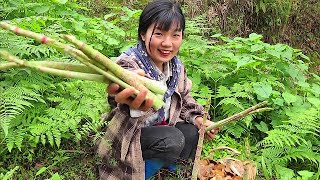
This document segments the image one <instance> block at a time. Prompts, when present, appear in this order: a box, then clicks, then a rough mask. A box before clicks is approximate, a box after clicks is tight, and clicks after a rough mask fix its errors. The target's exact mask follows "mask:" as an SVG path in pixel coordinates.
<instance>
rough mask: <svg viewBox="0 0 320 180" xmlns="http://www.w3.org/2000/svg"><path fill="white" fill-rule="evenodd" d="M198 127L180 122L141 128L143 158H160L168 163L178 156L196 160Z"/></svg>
mask: <svg viewBox="0 0 320 180" xmlns="http://www.w3.org/2000/svg"><path fill="white" fill-rule="evenodd" d="M198 137H199V133H198V128H197V127H196V126H195V125H193V124H188V123H184V122H179V123H177V124H176V126H175V127H172V126H149V127H145V128H142V129H141V138H140V142H141V149H142V157H143V159H158V160H162V161H164V162H165V163H166V164H167V165H169V164H171V163H173V162H174V161H176V160H177V159H178V158H181V159H185V160H188V159H192V160H194V157H195V153H196V149H197V144H198Z"/></svg>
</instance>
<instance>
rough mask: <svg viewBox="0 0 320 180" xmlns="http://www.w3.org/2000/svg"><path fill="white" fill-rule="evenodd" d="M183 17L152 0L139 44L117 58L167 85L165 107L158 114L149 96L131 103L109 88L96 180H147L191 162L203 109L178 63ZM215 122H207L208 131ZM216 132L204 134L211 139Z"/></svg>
mask: <svg viewBox="0 0 320 180" xmlns="http://www.w3.org/2000/svg"><path fill="white" fill-rule="evenodd" d="M184 30H185V18H184V15H183V13H182V11H181V8H180V6H179V4H178V3H176V2H174V1H170V0H155V1H153V2H151V3H149V4H148V5H147V6H146V7H145V9H144V10H143V12H142V14H141V16H140V21H139V29H138V40H139V42H138V44H137V45H136V46H134V47H131V48H130V49H128V50H127V51H126V52H124V53H123V54H121V55H120V56H119V57H118V59H117V63H118V64H119V65H121V66H122V67H123V68H126V69H128V70H131V71H135V72H137V73H138V74H140V75H142V76H146V77H148V78H151V79H154V80H156V81H160V82H161V83H163V84H164V85H166V86H167V88H168V90H167V92H166V93H165V95H164V99H163V100H164V102H165V105H164V106H163V107H162V108H161V109H160V110H158V111H155V110H154V109H153V108H151V107H152V103H153V102H152V100H150V99H146V95H147V92H146V91H140V93H139V94H138V95H137V96H136V97H135V98H132V96H133V95H134V90H133V89H132V88H126V89H121V88H120V86H119V85H118V84H114V83H112V84H110V85H109V86H108V100H109V104H110V105H111V107H112V111H111V112H110V113H109V115H108V117H107V118H106V121H110V122H109V124H108V126H107V127H106V133H105V135H104V137H103V138H101V140H100V141H99V143H98V150H97V151H98V154H99V155H100V156H101V157H102V162H101V165H100V167H99V173H100V179H121V180H124V179H133V180H140V179H148V178H150V177H152V176H153V175H154V174H155V173H156V172H157V171H158V170H159V169H161V168H168V169H169V170H171V171H175V170H176V165H175V161H176V160H177V159H178V158H181V159H185V160H193V159H194V157H195V151H196V148H197V142H198V136H199V135H198V129H199V128H200V125H201V123H202V116H203V115H204V109H203V107H202V106H201V105H199V104H198V103H196V101H195V100H194V99H193V98H192V96H191V81H190V80H189V79H188V78H187V74H186V72H185V69H184V66H183V64H182V63H181V61H180V60H179V59H178V58H177V56H176V55H177V54H178V52H179V49H180V47H181V44H182V42H183V36H184ZM212 124H213V122H211V121H209V120H208V121H206V124H205V125H206V126H210V125H212ZM215 133H216V131H215V130H212V131H209V132H208V133H207V135H208V136H207V137H208V138H210V139H212V138H214V135H215Z"/></svg>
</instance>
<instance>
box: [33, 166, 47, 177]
mask: <svg viewBox="0 0 320 180" xmlns="http://www.w3.org/2000/svg"><path fill="white" fill-rule="evenodd" d="M46 171H47V167H42V168H40V169H39V170H38V171H37V173H36V175H37V176H38V175H40V174H42V173H44V172H46Z"/></svg>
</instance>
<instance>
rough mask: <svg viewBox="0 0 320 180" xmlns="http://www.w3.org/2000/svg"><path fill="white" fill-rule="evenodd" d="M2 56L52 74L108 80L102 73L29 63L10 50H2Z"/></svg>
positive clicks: (92, 79) (83, 78)
mask: <svg viewBox="0 0 320 180" xmlns="http://www.w3.org/2000/svg"><path fill="white" fill-rule="evenodd" d="M0 56H1V57H2V58H3V59H5V60H8V61H10V62H14V63H15V64H18V65H19V66H22V67H30V68H33V69H36V70H38V71H41V72H44V73H48V74H52V75H56V76H62V77H65V78H76V79H82V80H90V81H97V82H104V83H105V82H106V79H105V77H104V76H102V75H98V74H90V73H82V72H74V71H67V70H59V69H54V68H49V67H45V66H39V65H34V64H32V63H29V62H28V61H24V60H21V59H19V58H18V57H16V56H13V55H11V54H10V53H9V52H7V51H4V50H0Z"/></svg>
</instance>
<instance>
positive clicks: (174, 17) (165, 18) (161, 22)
mask: <svg viewBox="0 0 320 180" xmlns="http://www.w3.org/2000/svg"><path fill="white" fill-rule="evenodd" d="M183 22H184V19H183V17H182V16H181V15H180V14H179V13H174V12H173V13H172V12H170V13H167V12H166V13H160V14H159V16H158V17H157V18H156V20H155V28H157V29H159V30H162V31H169V29H170V28H172V26H176V27H175V30H176V31H183V29H184V25H183Z"/></svg>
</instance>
